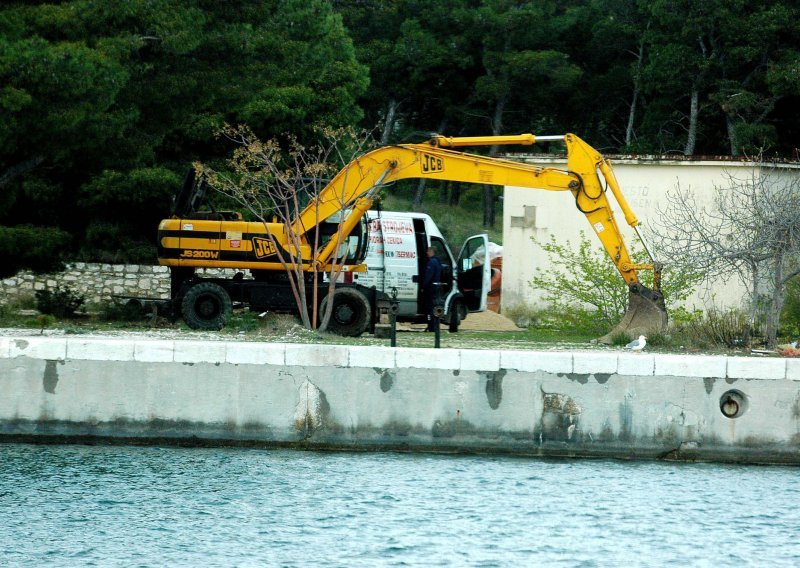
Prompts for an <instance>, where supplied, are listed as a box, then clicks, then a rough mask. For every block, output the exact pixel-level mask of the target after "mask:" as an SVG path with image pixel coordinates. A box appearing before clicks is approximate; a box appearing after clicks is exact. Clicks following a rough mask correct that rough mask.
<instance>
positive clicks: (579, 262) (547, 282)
mask: <svg viewBox="0 0 800 568" xmlns="http://www.w3.org/2000/svg"><path fill="white" fill-rule="evenodd" d="M532 240H533V241H534V242H535V243H536V244H537V245H539V246H540V247H542V249H543V250H544V251H545V253H547V256H548V258H549V266H550V267H551V268H549V269H548V270H547V271H544V272H540V273H539V274H537V276H535V277H534V278H533V280H532V281H531V283H530V285H531V286H532V287H533V288H534V289H536V290H541V291H542V292H544V295H545V299H546V300H547V301H548V302H550V303H551V304H552V305H553V306H554V308H557V309H561V310H569V309H570V308H569V306H570V305H572V304H576V303H577V304H580V305H585V306H591V307H592V309H590V311H589V313H590V314H591V317H592V318H594V319H598V318H599V319H600V320H601V321H602V323H603V324H604V325H605V326H607V327H608V326H613V325H616V324H617V323H618V322H619V321H620V319H622V316H623V315H624V314H625V311H626V310H627V308H628V288H627V286H626V285H625V282H624V281H623V279H622V278H621V277H620V275H619V272H618V271H617V269H616V267H615V266H614V264H613V263H612V262H611V261H610V260H609V258H608V255H607V254H606V252H605V251H604V250H603V249H602V248H600V247H598V246H597V245H596V244H594V243H593V242H591V241H590V240H589V239H588V238H587V237H586V234H585V233H584V232H583V231H581V234H580V241H579V243H578V247H577V248H573V246H572V245H571V244H570V242H569V241H566V242H564V243H563V244H561V243H559V242H557V241H556V240H555V237H554V236H551V237H550V241H549V242H540V241H538V240H537V239H536V238H533V237H532ZM631 257H632V258H633V259H634V260H635V261H636V262H644V261H645V258H644V252H643V251H642V250H641V249H640V248H632V250H631ZM639 275H640V278H641V280H642V283H643V284H644V285H645V286H648V287H651V288H652V280H653V278H652V276H653V273H652V272H650V271H639ZM702 279H703V275H702V274H700V273H699V272H697V271H694V270H689V269H683V268H675V267H670V266H667V267H665V268H664V275H663V283H662V284H663V293H664V300H665V302H666V303H667V307H668V309H670V310H671V309H672V307H673V306H674V305H675V304H676V303H677V302H680V301H683V300H685V299H686V298H688V297H689V295H690V294H691V293H692V291H693V290H694V288H695V286H697V284H698V283H699V282H700V281H701V280H702Z"/></svg>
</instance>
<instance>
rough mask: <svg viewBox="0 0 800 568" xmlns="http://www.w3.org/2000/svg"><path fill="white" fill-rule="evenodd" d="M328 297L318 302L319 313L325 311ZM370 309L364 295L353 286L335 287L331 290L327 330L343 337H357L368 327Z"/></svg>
mask: <svg viewBox="0 0 800 568" xmlns="http://www.w3.org/2000/svg"><path fill="white" fill-rule="evenodd" d="M327 306H328V297H327V296H325V298H323V299H322V302H321V303H320V313H325V309H326V308H327ZM371 317H372V309H371V308H370V305H369V301H367V299H366V298H365V297H364V295H363V294H362V293H361V292H359V291H358V290H356V289H354V288H336V290H334V292H333V311H332V312H331V318H330V320H328V331H330V332H332V333H336V334H338V335H343V336H345V337H358V336H359V335H361V334H362V333H364V332H365V331H366V330H367V328H368V327H369V323H370V318H371Z"/></svg>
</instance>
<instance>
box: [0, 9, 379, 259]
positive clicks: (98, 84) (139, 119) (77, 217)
mask: <svg viewBox="0 0 800 568" xmlns="http://www.w3.org/2000/svg"><path fill="white" fill-rule="evenodd" d="M0 30H2V33H0V85H2V87H0V120H2V124H3V128H2V129H0V190H1V191H0V196H1V197H0V225H6V226H16V225H20V224H23V223H29V224H32V225H41V226H53V227H58V228H61V229H62V230H66V231H68V232H69V233H71V234H72V235H73V237H74V238H73V239H72V248H71V249H69V250H68V252H69V253H70V254H74V253H75V252H76V251H80V256H81V258H85V259H102V260H112V259H115V260H117V261H131V260H141V259H144V258H147V259H148V260H152V258H153V256H154V255H153V252H152V251H154V249H155V247H154V244H155V243H154V238H155V235H156V230H155V229H156V225H157V223H158V220H159V219H160V218H163V217H164V216H167V215H168V214H169V205H170V200H171V198H172V195H173V194H174V190H175V189H176V187H177V185H178V180H179V179H180V178H181V177H182V175H183V172H185V170H186V168H187V167H188V165H189V164H190V163H191V162H193V161H194V160H197V159H205V158H212V157H214V156H218V155H219V154H220V153H221V152H220V146H219V143H218V142H217V141H216V140H215V139H214V133H215V132H216V131H217V130H218V128H219V127H220V126H221V125H222V124H224V123H225V122H226V121H227V122H230V123H241V122H244V121H247V122H248V123H249V124H250V126H251V127H252V128H253V129H254V130H255V131H256V132H258V133H259V134H260V135H263V136H265V137H272V136H277V135H280V134H283V133H284V132H292V133H294V134H295V135H296V136H298V137H300V138H301V139H302V138H313V136H314V134H313V131H312V127H311V125H313V124H318V123H322V124H328V125H342V124H355V122H357V121H358V119H359V118H360V117H361V115H362V113H361V111H360V109H359V108H358V106H357V105H356V97H358V96H359V95H360V94H362V93H363V92H364V91H365V90H366V88H367V70H366V68H365V67H364V66H362V65H361V64H359V63H358V62H357V61H356V59H355V51H354V48H353V45H352V43H351V41H350V39H349V37H348V34H347V31H346V29H345V28H344V26H343V25H342V22H341V18H340V17H339V16H338V15H337V14H335V13H334V12H333V11H332V9H331V7H330V4H329V3H328V2H325V1H324V0H311V1H305V0H304V1H299V0H271V1H266V2H265V1H260V0H258V1H257V0H245V1H243V2H236V3H233V4H231V3H227V2H220V3H214V2H205V1H202V0H190V1H188V2H177V1H176V0H153V1H148V2H117V1H115V2H93V1H90V0H66V1H64V2H59V3H51V4H44V3H24V2H13V3H6V4H5V5H4V6H3V7H2V8H0ZM176 172H177V173H176ZM104 233H106V236H104ZM147 248H149V249H150V251H151V252H149V253H146V252H145V249H147Z"/></svg>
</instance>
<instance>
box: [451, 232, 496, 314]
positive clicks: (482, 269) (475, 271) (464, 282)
mask: <svg viewBox="0 0 800 568" xmlns="http://www.w3.org/2000/svg"><path fill="white" fill-rule="evenodd" d="M457 278H458V288H459V290H460V291H461V293H462V294H463V295H464V301H465V302H466V304H467V309H468V310H469V311H471V312H483V311H485V310H486V295H487V294H488V293H489V289H490V287H491V283H492V263H491V261H490V259H489V236H488V235H487V234H485V233H484V234H482V235H475V236H473V237H470V238H468V239H467V240H466V241H465V242H464V246H463V247H461V252H460V253H459V255H458V269H457Z"/></svg>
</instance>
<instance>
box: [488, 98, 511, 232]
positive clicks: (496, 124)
mask: <svg viewBox="0 0 800 568" xmlns="http://www.w3.org/2000/svg"><path fill="white" fill-rule="evenodd" d="M505 108H506V97H505V96H504V97H502V98H501V99H500V100H498V101H497V105H496V106H495V107H494V116H493V117H492V134H493V135H494V136H499V135H500V134H502V133H503V112H504V111H505ZM498 150H499V147H498V146H492V147H491V148H490V149H489V155H490V156H496V155H497V152H498ZM483 226H484V227H486V228H488V229H491V228H493V227H494V186H493V185H488V184H485V185H484V186H483Z"/></svg>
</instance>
